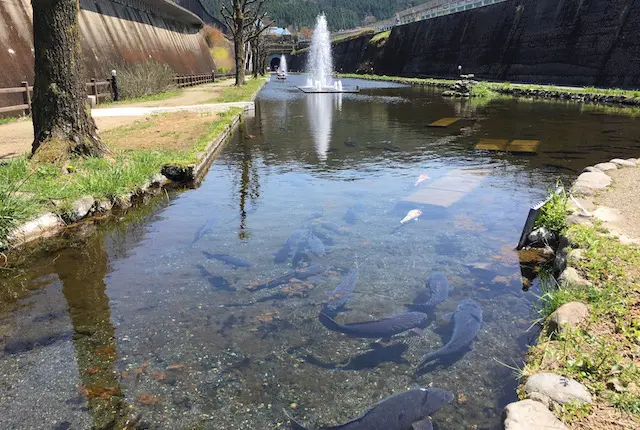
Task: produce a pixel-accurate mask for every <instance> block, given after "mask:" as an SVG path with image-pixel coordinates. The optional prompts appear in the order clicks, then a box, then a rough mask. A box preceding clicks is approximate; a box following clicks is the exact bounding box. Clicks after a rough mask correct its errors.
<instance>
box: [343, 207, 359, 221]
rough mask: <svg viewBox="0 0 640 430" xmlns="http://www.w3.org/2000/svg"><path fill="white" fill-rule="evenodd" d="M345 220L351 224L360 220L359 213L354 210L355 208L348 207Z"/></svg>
mask: <svg viewBox="0 0 640 430" xmlns="http://www.w3.org/2000/svg"><path fill="white" fill-rule="evenodd" d="M344 222H346V223H347V224H351V225H353V224H355V223H356V222H358V214H357V213H356V212H355V211H354V210H353V208H349V209H347V212H346V213H345V214H344Z"/></svg>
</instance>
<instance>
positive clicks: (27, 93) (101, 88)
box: [0, 72, 235, 115]
mask: <svg viewBox="0 0 640 430" xmlns="http://www.w3.org/2000/svg"><path fill="white" fill-rule="evenodd" d="M232 76H235V75H234V74H233V73H226V74H216V73H215V72H212V73H209V74H204V75H185V76H176V77H174V78H173V81H174V82H175V84H176V86H177V87H178V88H184V87H193V86H195V85H201V84H206V83H209V82H215V81H216V79H221V78H229V77H232ZM85 85H86V88H87V94H88V95H89V96H90V97H93V98H94V99H95V104H100V103H101V102H104V101H105V100H116V101H117V100H119V96H118V83H117V80H116V77H115V76H113V77H112V78H110V79H107V80H104V81H98V80H96V79H95V78H94V79H91V82H87V83H86V84H85ZM1 94H22V104H19V105H13V106H2V107H0V114H3V113H6V112H18V111H22V112H23V113H24V114H25V115H29V114H31V96H32V94H33V86H31V85H29V83H28V82H26V81H23V82H22V84H21V86H19V87H13V88H0V95H1Z"/></svg>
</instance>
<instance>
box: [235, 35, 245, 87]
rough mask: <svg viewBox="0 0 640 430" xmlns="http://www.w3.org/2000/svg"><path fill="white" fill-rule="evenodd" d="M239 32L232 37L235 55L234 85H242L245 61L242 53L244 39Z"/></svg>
mask: <svg viewBox="0 0 640 430" xmlns="http://www.w3.org/2000/svg"><path fill="white" fill-rule="evenodd" d="M242 39H243V37H242V35H240V34H236V35H235V36H234V38H233V47H234V48H235V51H236V53H235V56H236V86H241V85H244V80H245V78H244V74H245V73H244V69H245V65H244V61H245V53H244V40H242Z"/></svg>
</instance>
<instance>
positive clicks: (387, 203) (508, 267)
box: [0, 76, 640, 429]
mask: <svg viewBox="0 0 640 430" xmlns="http://www.w3.org/2000/svg"><path fill="white" fill-rule="evenodd" d="M303 81H304V77H302V76H296V77H290V78H289V79H288V80H287V81H286V82H284V83H283V82H275V81H274V82H271V83H269V84H268V85H267V87H265V89H264V90H263V91H262V93H261V94H260V97H259V98H258V101H257V106H256V115H255V118H251V119H248V120H247V121H246V123H245V124H244V125H243V126H242V128H241V129H240V131H239V132H238V133H237V134H236V136H235V137H234V138H233V139H232V141H231V142H229V144H228V145H227V146H226V147H225V148H224V150H223V151H222V152H221V154H220V156H219V158H218V159H217V160H216V161H215V162H214V164H213V166H212V167H211V170H210V172H209V174H208V176H207V178H206V180H205V181H204V183H203V184H202V186H201V187H200V188H198V189H196V190H190V191H186V192H180V193H174V194H171V195H170V198H169V199H168V200H167V199H166V198H162V199H157V200H154V201H153V202H152V203H151V204H149V205H148V206H145V207H144V208H141V209H138V210H136V211H133V212H132V213H130V214H127V215H126V216H125V217H124V219H123V220H122V221H121V222H119V223H117V224H116V223H115V222H113V221H111V222H107V223H104V224H102V225H100V226H98V228H97V229H96V231H95V232H93V233H90V234H85V235H83V236H82V237H77V238H75V239H73V240H71V241H70V243H69V246H67V247H66V248H64V249H62V250H58V251H55V252H50V253H44V254H42V255H41V256H40V257H38V258H34V259H33V261H31V263H30V264H29V265H28V266H26V267H24V268H23V269H22V270H17V271H13V272H10V273H5V274H3V275H4V276H3V278H1V279H0V283H1V285H2V288H0V342H1V343H0V409H1V410H2V411H3V413H2V416H1V417H0V421H1V422H0V427H1V428H16V429H22V428H34V429H35V428H42V429H65V428H74V429H75V428H90V427H92V426H95V427H105V426H108V424H109V422H111V420H112V419H113V417H114V416H118V415H119V414H128V413H130V410H131V409H132V410H134V411H140V412H141V413H142V422H144V423H147V424H148V426H149V427H150V428H171V429H174V428H211V429H222V428H225V429H226V428H230V429H272V428H279V427H278V426H280V428H282V425H283V423H284V422H285V421H284V416H283V413H282V408H289V405H290V404H291V403H296V408H295V410H292V412H293V413H294V414H295V415H296V416H297V417H301V418H303V417H312V418H314V420H315V421H314V422H315V423H316V424H321V425H330V424H336V423H339V422H343V421H345V420H347V419H348V418H350V417H353V416H356V415H358V414H360V413H361V412H362V411H363V410H365V409H366V408H367V407H368V406H370V405H371V404H373V403H375V402H377V401H378V400H380V399H381V398H383V397H386V396H388V395H391V394H393V393H396V392H399V391H402V390H405V389H407V388H410V387H413V386H416V385H421V386H429V385H433V386H438V387H442V388H446V389H449V390H451V391H453V392H454V393H455V395H456V397H457V398H458V399H459V400H460V401H458V402H455V403H454V404H452V405H450V406H448V407H446V408H444V409H442V410H441V411H439V412H438V413H437V414H435V416H434V422H435V423H436V425H437V428H439V429H460V428H471V426H473V425H477V428H480V429H495V428H500V415H501V412H502V408H503V407H504V405H505V404H506V403H508V402H510V401H512V400H514V399H515V386H516V381H515V380H514V379H513V376H512V373H511V371H510V370H509V369H508V368H506V367H505V366H503V365H501V364H500V363H499V362H503V363H507V364H513V363H514V362H515V363H520V362H521V360H522V358H523V356H524V351H525V349H526V345H527V343H528V342H529V341H531V340H532V339H534V338H535V335H536V333H534V332H527V331H526V329H527V328H528V326H529V324H530V321H531V320H532V318H534V314H533V311H532V308H531V303H532V302H533V301H534V299H535V296H534V294H535V291H533V290H532V291H530V292H524V291H523V290H522V281H521V277H520V275H521V271H520V267H519V263H518V256H517V254H516V253H515V251H513V248H514V246H515V244H516V243H517V241H518V238H519V235H520V230H521V228H522V224H523V223H524V219H525V217H526V214H527V210H528V207H529V205H531V204H532V203H534V202H537V201H538V200H540V199H541V198H542V197H543V196H544V194H545V190H546V189H547V187H549V186H551V185H553V183H554V182H555V178H556V177H557V176H558V175H560V176H561V177H562V178H563V179H564V180H565V181H566V182H569V181H570V180H571V179H573V178H574V177H575V176H576V174H577V172H579V171H580V170H581V169H582V168H583V167H584V166H586V165H589V164H593V163H596V162H600V161H604V160H607V159H609V158H612V157H614V156H622V157H625V156H626V157H631V156H637V155H638V148H637V146H638V143H637V142H638V139H639V138H640V132H639V131H638V130H637V127H634V120H633V119H630V118H625V117H621V116H606V115H602V114H601V113H599V112H598V111H597V110H595V111H581V108H580V107H579V106H578V105H574V104H571V105H562V104H551V103H529V102H515V101H512V100H506V101H497V102H493V103H491V104H489V105H486V106H477V105H473V104H469V103H468V102H460V101H448V100H443V99H441V98H440V97H439V96H438V95H437V93H433V92H431V91H429V90H422V89H415V88H402V87H399V86H393V88H389V87H388V86H389V85H388V84H386V86H387V88H384V87H385V85H382V84H378V83H372V82H364V81H358V82H354V81H352V82H345V85H360V86H361V87H364V89H363V92H362V93H361V94H358V95H347V94H344V95H342V96H336V95H304V94H301V93H299V92H298V91H297V90H296V89H295V87H294V84H298V85H300V84H303V83H304V82H303ZM448 116H459V117H462V118H463V120H461V121H459V122H458V123H456V124H454V125H452V126H450V127H448V128H446V129H433V128H426V127H425V125H426V124H427V123H430V122H432V121H434V120H437V119H439V118H442V117H448ZM480 138H504V139H515V138H519V139H540V140H541V141H542V143H541V146H540V151H539V153H538V154H537V155H532V156H518V155H507V154H490V153H479V152H477V151H475V150H474V149H473V147H474V145H475V143H477V141H478V139H480ZM344 142H349V143H350V144H351V145H352V144H353V142H355V144H356V146H355V147H352V146H348V145H345V143H344ZM385 148H386V149H385ZM461 172H462V173H461ZM421 173H428V174H429V176H430V179H428V180H427V181H426V182H425V183H424V184H423V185H425V186H429V184H433V183H436V182H437V181H439V180H442V179H443V178H451V177H457V178H460V175H462V176H463V177H464V178H465V179H464V180H458V182H456V184H458V185H459V186H460V187H463V188H464V186H465V185H464V184H463V183H464V182H465V181H467V182H469V181H470V182H473V183H476V184H478V185H477V187H475V188H473V189H471V190H470V191H469V192H467V193H463V195H462V196H461V198H460V199H459V200H457V201H456V202H454V203H453V204H452V205H451V206H449V207H446V208H445V207H440V206H436V205H429V204H424V205H418V206H419V207H421V208H422V211H423V215H422V217H421V219H420V221H418V222H416V223H409V224H407V225H405V226H404V227H402V228H401V229H397V230H396V227H397V226H398V225H399V220H400V219H402V218H403V217H404V216H405V215H406V213H407V211H408V210H409V209H413V208H414V207H415V206H416V205H413V204H407V203H406V202H404V203H403V201H404V200H406V199H407V197H408V196H409V195H411V194H412V193H413V192H415V191H416V189H417V188H416V187H414V182H415V180H416V178H417V177H418V176H419V175H420V174H421ZM469 178H471V179H469ZM454 182H455V181H454ZM445 194H447V193H446V192H445ZM438 196H440V197H438ZM428 197H433V199H434V200H435V199H439V198H442V196H441V194H438V193H437V192H436V191H434V192H433V194H432V195H431V194H428ZM354 206H355V207H356V208H357V209H359V210H358V214H357V216H358V219H357V221H356V222H355V224H347V223H346V222H345V214H346V213H347V211H348V210H349V208H351V207H354ZM317 215H321V217H320V218H316V219H311V218H312V216H317ZM212 217H213V221H212V222H211V223H210V225H211V226H212V228H211V230H210V231H207V232H206V233H205V234H204V235H203V236H202V237H201V238H200V239H199V240H198V241H196V242H195V243H194V237H195V235H196V233H197V232H198V230H199V229H200V228H201V226H203V225H204V224H206V223H207V221H208V220H210V219H212ZM327 221H331V222H335V223H336V224H338V225H340V226H342V231H341V232H340V234H336V233H332V232H329V231H324V230H322V229H319V231H323V232H324V233H325V234H326V236H327V237H328V238H329V239H327V238H324V240H325V242H327V245H328V248H330V253H328V254H327V255H325V256H322V257H315V256H313V257H312V258H311V260H312V261H311V262H312V264H322V265H324V266H326V267H327V268H328V270H327V272H326V273H325V275H324V276H323V277H322V278H321V279H319V280H314V282H309V283H295V282H294V283H293V284H288V285H285V286H283V288H281V289H264V290H260V291H252V289H253V288H252V287H253V286H255V285H256V284H258V283H259V282H263V281H266V280H269V279H272V278H275V277H278V276H281V275H283V274H285V273H288V272H290V271H292V267H291V262H287V263H286V264H275V263H274V256H273V255H274V253H275V252H276V251H278V249H280V248H281V247H282V245H283V244H284V243H285V241H286V240H287V238H288V237H289V236H290V235H291V233H292V232H293V231H295V230H296V229H298V228H300V227H301V226H302V225H305V224H312V223H320V222H327ZM329 242H332V244H329ZM203 251H206V252H210V253H224V254H229V255H233V256H235V257H238V258H242V259H245V260H247V261H250V262H251V263H252V267H248V268H242V267H241V268H234V267H231V266H229V265H224V264H223V263H221V262H219V261H216V260H209V259H207V258H206V257H205V255H204V254H203ZM355 264H357V265H358V268H359V278H358V284H357V287H356V290H355V293H354V295H353V298H352V300H351V301H350V302H349V306H348V307H349V310H348V311H347V312H344V313H342V314H340V315H339V316H338V319H339V320H340V321H342V322H345V321H350V322H352V321H362V320H370V319H374V318H380V317H383V316H385V315H389V314H392V313H395V312H401V311H404V310H405V307H404V305H405V304H406V303H410V302H411V301H412V300H413V298H414V297H415V296H416V294H418V292H420V291H421V290H423V289H424V281H425V278H426V277H427V276H428V275H429V274H430V273H431V272H432V271H441V272H443V273H445V274H446V276H447V278H448V279H449V282H450V283H451V286H452V290H451V292H450V295H449V299H448V300H447V301H446V302H444V303H442V304H441V305H440V306H438V308H437V309H436V311H435V312H434V313H433V315H432V316H431V318H430V321H429V325H428V326H427V327H426V329H425V331H424V335H423V336H417V335H414V334H407V335H400V336H397V337H396V338H394V339H393V340H392V342H391V343H389V344H387V345H386V346H384V347H382V348H380V347H377V348H374V347H372V346H371V343H372V342H371V340H362V339H354V338H348V337H346V336H343V335H341V334H339V333H335V332H330V331H328V330H327V329H325V328H324V327H323V326H322V325H321V324H320V323H319V322H318V320H317V314H318V311H319V310H320V308H321V307H322V305H323V303H324V302H325V301H326V300H327V295H326V293H325V291H332V290H333V289H334V288H335V286H336V285H337V283H338V282H339V280H340V276H341V274H342V273H344V272H346V271H348V270H349V269H350V268H351V267H353V266H354V265H355ZM202 268H204V269H205V270H206V271H208V272H209V273H210V274H211V275H212V276H214V277H216V278H215V279H208V278H207V277H206V276H204V274H203V273H204V272H203V270H202ZM222 278H223V279H224V282H223V281H222V280H221V279H222ZM233 290H235V291H233ZM464 298H473V299H475V300H477V301H478V302H479V303H480V304H481V305H482V307H483V311H484V326H483V328H482V330H481V332H480V334H479V336H478V339H477V340H476V342H475V343H474V345H473V349H472V350H471V351H469V352H467V353H466V354H464V355H463V356H462V357H458V358H457V359H456V360H454V361H449V362H447V363H446V365H441V366H437V367H435V368H431V369H430V371H429V372H428V373H426V374H423V375H416V374H415V370H416V366H417V364H418V362H419V358H420V356H421V352H422V351H424V350H432V349H436V348H438V347H439V346H440V345H441V344H442V343H443V339H444V341H445V342H446V340H447V339H448V338H449V335H450V332H451V330H450V328H448V325H447V323H446V322H444V321H442V319H441V318H440V317H441V315H443V314H444V313H446V312H450V311H452V310H453V309H455V306H456V304H457V303H458V302H459V301H460V300H462V299H464ZM87 399H88V400H87ZM290 410H291V409H290Z"/></svg>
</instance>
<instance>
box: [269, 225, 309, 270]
mask: <svg viewBox="0 0 640 430" xmlns="http://www.w3.org/2000/svg"><path fill="white" fill-rule="evenodd" d="M308 234H309V229H308V228H306V227H302V228H299V229H297V230H296V231H294V232H293V233H291V236H289V237H288V238H287V241H286V242H285V244H284V245H282V248H280V249H279V250H278V252H276V253H275V254H274V259H273V261H274V262H275V263H276V264H280V263H284V262H285V261H287V259H288V258H289V257H290V256H291V255H292V254H294V252H295V250H297V249H298V245H299V244H300V242H301V241H302V240H304V238H305V237H306V236H307V235H308Z"/></svg>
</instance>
